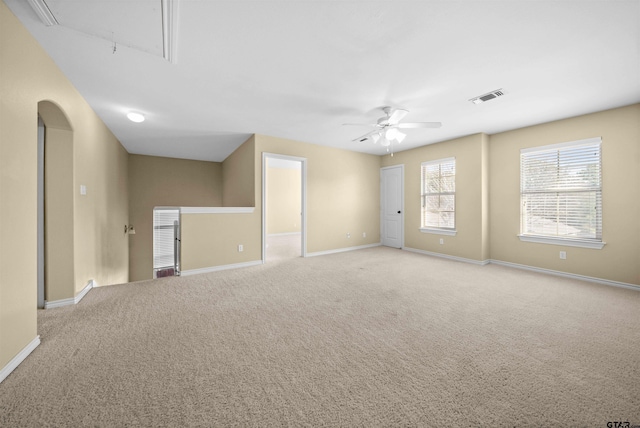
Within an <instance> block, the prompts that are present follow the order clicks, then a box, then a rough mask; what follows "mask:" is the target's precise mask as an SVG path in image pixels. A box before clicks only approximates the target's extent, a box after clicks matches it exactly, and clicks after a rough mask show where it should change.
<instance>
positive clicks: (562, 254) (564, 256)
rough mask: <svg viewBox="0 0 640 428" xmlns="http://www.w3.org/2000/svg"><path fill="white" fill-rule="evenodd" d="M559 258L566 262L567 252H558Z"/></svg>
mask: <svg viewBox="0 0 640 428" xmlns="http://www.w3.org/2000/svg"><path fill="white" fill-rule="evenodd" d="M560 258H561V259H562V260H566V259H567V252H566V251H560Z"/></svg>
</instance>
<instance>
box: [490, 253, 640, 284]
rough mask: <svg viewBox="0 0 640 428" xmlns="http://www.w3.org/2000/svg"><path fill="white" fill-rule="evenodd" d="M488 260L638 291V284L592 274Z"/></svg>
mask: <svg viewBox="0 0 640 428" xmlns="http://www.w3.org/2000/svg"><path fill="white" fill-rule="evenodd" d="M489 262H490V263H491V264H496V265H500V266H507V267H512V268H516V269H523V270H529V271H533V272H540V273H546V274H548V275H555V276H562V277H564V278H571V279H579V280H582V281H589V282H596V283H598V284H604V285H610V286H612V287H621V288H627V289H630V290H636V291H640V285H634V284H628V283H626V282H620V281H611V280H609V279H603V278H594V277H592V276H586V275H578V274H575V273H568V272H562V271H559V270H551V269H544V268H539V267H535V266H528V265H521V264H518V263H511V262H503V261H501V260H493V259H491V260H489Z"/></svg>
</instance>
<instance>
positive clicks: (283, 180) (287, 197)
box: [265, 166, 302, 235]
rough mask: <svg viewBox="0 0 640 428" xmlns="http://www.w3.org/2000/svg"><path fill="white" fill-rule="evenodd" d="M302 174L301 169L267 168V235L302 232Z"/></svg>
mask: <svg viewBox="0 0 640 428" xmlns="http://www.w3.org/2000/svg"><path fill="white" fill-rule="evenodd" d="M300 181H301V174H300V169H299V168H297V169H296V168H274V167H271V166H268V168H267V185H266V189H265V193H266V195H265V196H266V199H267V218H266V223H267V234H269V235H270V234H280V233H296V232H300V230H301V229H300V222H301V217H300V213H301V204H302V200H301V193H300V192H301V189H300Z"/></svg>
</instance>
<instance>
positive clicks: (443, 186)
mask: <svg viewBox="0 0 640 428" xmlns="http://www.w3.org/2000/svg"><path fill="white" fill-rule="evenodd" d="M455 227H456V159H455V158H447V159H439V160H435V161H429V162H423V163H422V227H421V228H420V230H421V231H422V232H432V233H440V234H445V235H455Z"/></svg>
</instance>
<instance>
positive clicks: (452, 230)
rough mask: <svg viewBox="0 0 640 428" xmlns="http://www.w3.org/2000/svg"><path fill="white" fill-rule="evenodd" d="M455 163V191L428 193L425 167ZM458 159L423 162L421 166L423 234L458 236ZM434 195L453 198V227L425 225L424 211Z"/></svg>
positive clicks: (421, 227) (421, 218)
mask: <svg viewBox="0 0 640 428" xmlns="http://www.w3.org/2000/svg"><path fill="white" fill-rule="evenodd" d="M450 162H453V170H454V174H453V191H452V192H451V191H448V192H442V191H440V192H436V193H427V192H426V187H427V186H426V177H425V173H424V172H425V167H427V166H429V165H440V167H441V166H442V164H445V163H450ZM456 163H457V162H456V158H455V156H452V157H447V158H442V159H434V160H430V161H425V162H422V163H421V164H420V232H422V233H431V234H435V235H446V236H456V234H457V233H458V231H457V229H456V214H457V209H456V185H455V182H456V176H457V171H456ZM439 176H442V172H441V171H440V173H439ZM434 195H438V196H453V211H452V212H453V227H437V226H431V225H425V216H424V210H425V208H426V203H427V202H426V197H427V196H434Z"/></svg>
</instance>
